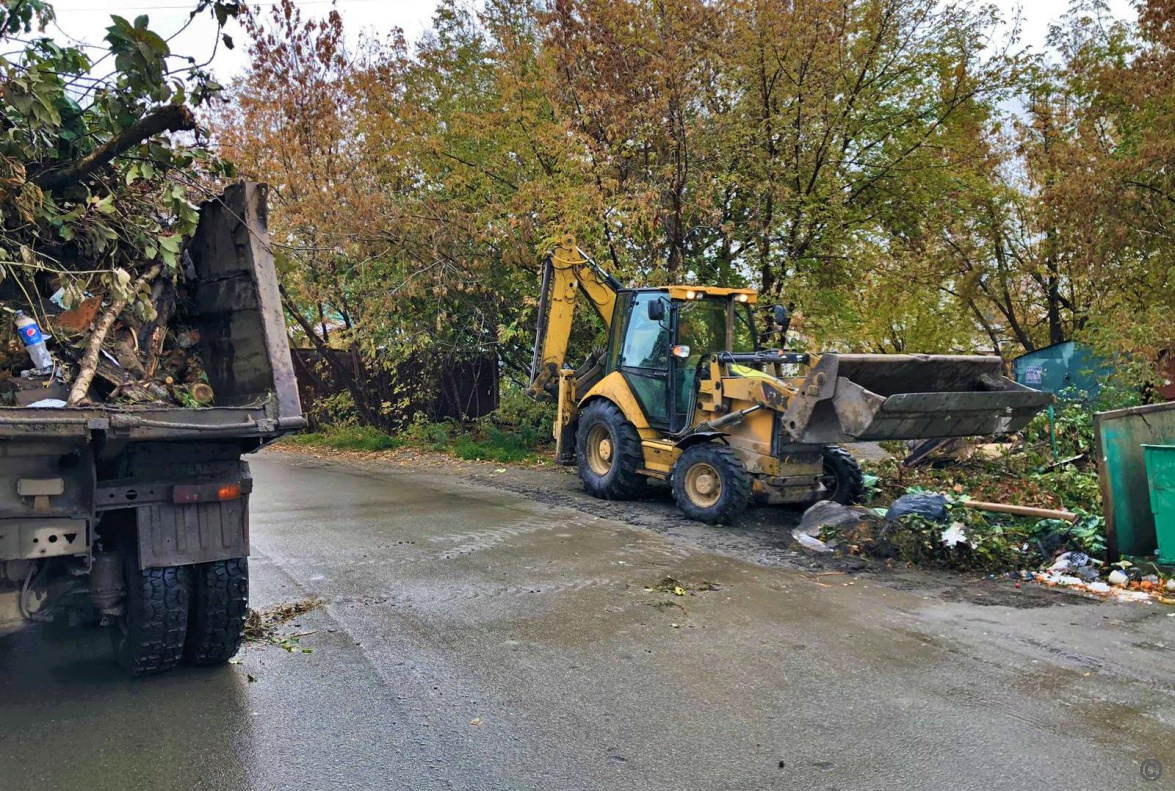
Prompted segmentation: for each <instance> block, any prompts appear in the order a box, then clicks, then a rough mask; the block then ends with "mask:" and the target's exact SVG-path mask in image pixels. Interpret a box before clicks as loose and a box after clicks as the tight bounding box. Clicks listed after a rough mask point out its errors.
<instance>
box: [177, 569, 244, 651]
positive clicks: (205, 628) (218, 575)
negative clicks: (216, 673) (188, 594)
mask: <svg viewBox="0 0 1175 791" xmlns="http://www.w3.org/2000/svg"><path fill="white" fill-rule="evenodd" d="M191 575H192V599H191V605H190V607H189V609H190V613H189V615H188V634H187V640H186V643H185V646H184V659H185V660H187V661H188V662H191V663H192V664H195V665H219V664H223V663H224V662H227V661H228V660H230V659H232V658H233V655H235V654H236V653H237V651H239V650H240V648H241V640H242V638H243V637H244V633H245V617H246V615H248V611H249V560H248V558H233V559H231V560H218V561H215V562H212V563H200V564H198V565H196V566H193V567H192V570H191Z"/></svg>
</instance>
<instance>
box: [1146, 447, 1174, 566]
mask: <svg viewBox="0 0 1175 791" xmlns="http://www.w3.org/2000/svg"><path fill="white" fill-rule="evenodd" d="M1142 449H1143V452H1144V453H1145V454H1146V478H1147V483H1148V486H1149V488H1150V494H1151V512H1152V513H1153V514H1154V515H1155V538H1156V539H1157V540H1158V544H1159V562H1160V563H1175V445H1143V446H1142Z"/></svg>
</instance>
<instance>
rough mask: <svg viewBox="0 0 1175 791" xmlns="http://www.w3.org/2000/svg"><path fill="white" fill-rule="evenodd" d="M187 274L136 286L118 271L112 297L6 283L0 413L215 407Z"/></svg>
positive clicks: (147, 275)
mask: <svg viewBox="0 0 1175 791" xmlns="http://www.w3.org/2000/svg"><path fill="white" fill-rule="evenodd" d="M185 258H186V257H185ZM185 263H186V260H185ZM187 268H188V270H189V271H187V272H184V271H182V269H183V267H181V271H180V272H178V273H177V275H176V276H175V277H174V278H173V277H172V275H170V274H168V273H164V271H163V269H162V266H161V265H156V266H154V267H151V268H150V269H149V270H147V271H146V272H144V273H143V274H142V275H140V276H139V278H138V279H137V280H135V281H133V282H132V280H131V277H130V275H127V274H126V273H125V272H121V270H120V272H121V275H119V277H117V278H115V280H114V282H115V283H116V284H117V286H118V287H112V288H111V289H110V293H108V294H102V293H97V294H91V293H89V292H86V291H82V290H80V289H79V288H77V286H76V284H75V283H74V282H72V281H70V280H69V279H68V277H67V276H66V275H64V274H63V275H62V276H60V277H58V278H55V279H45V280H42V279H40V278H37V279H35V280H31V279H30V281H31V282H30V281H24V282H19V283H15V284H14V283H13V279H12V278H9V279H8V280H7V282H0V308H2V312H0V406H3V407H37V408H62V407H65V406H90V405H97V404H106V405H121V406H134V405H138V406H166V407H174V406H181V407H186V408H197V407H203V406H209V405H211V404H212V403H213V400H214V398H215V395H214V393H213V391H212V387H211V386H210V385H209V384H208V377H207V374H206V373H205V370H204V365H203V362H202V360H201V359H200V331H199V329H197V328H196V327H195V326H193V323H192V322H191V321H190V319H189V317H190V316H191V314H192V310H191V306H192V300H193V294H192V293H191V292H192V289H191V288H190V287H189V285H188V284H189V283H191V282H193V281H194V278H195V272H194V270H192V269H191V267H190V264H188V267H187ZM185 274H186V275H187V277H186V278H185V277H184V275H185ZM30 285H32V286H34V289H36V288H37V287H40V290H31V291H30V289H29V286H30ZM18 286H20V288H18Z"/></svg>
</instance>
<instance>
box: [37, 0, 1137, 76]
mask: <svg viewBox="0 0 1175 791" xmlns="http://www.w3.org/2000/svg"><path fill="white" fill-rule="evenodd" d="M995 3H996V5H998V6H999V7H1000V8H1001V9H1003V12H1004V15H1005V16H1006V17H1009V18H1010V17H1011V16H1012V15H1013V14H1014V13H1015V11H1016V10H1017V9H1019V10H1020V11H1021V12H1022V14H1023V18H1024V24H1023V42H1024V43H1025V44H1030V45H1032V46H1033V47H1036V48H1040V47H1042V46H1043V45H1044V43H1045V36H1046V35H1047V33H1048V26H1049V23H1050V22H1053V21H1055V20H1056V19H1057V18H1059V17H1060V16H1061V15H1062V14H1063V13H1064V12H1065V9H1066V8H1067V7H1068V4H1069V0H1028V1H1027V2H1024V1H1023V0H995ZM297 4H298V6H300V7H301V8H302V13H303V15H305V16H321V15H323V14H326V13H327V12H328V11H329V10H330V7H331V5H332V2H331V0H297ZM333 4H334V5H336V6H337V7H338V9H339V11H340V13H341V14H342V16H343V24H344V26H345V28H346V30H347V37H348V40H350V41H354V40H355V38H356V36H357V35H358V33H359V31H361V30H370V31H374V32H376V33H379V34H381V35H382V34H384V33H386V32H387V31H389V30H390V29H391V28H393V27H400V28H402V29H403V30H404V33H405V34H406V35H407V37H408V40H409V41H413V40H415V39H416V38H417V37H418V36H419V35H420V34H421V32H423V31H424V30H425V29H427V28H428V25H429V22H430V20H431V17H432V12H433V9H434V8H435V7H436V3H435V2H433V0H335V1H334V3H333ZM55 5H56V8H57V28H58V29H56V30H53V29H51V30H50V31H49V32H50V33H52V34H53V35H54V36H55V37H57V38H62V39H64V38H66V37H69V38H74V39H77V40H80V41H84V42H87V43H91V44H94V43H100V42H101V41H102V37H103V36H104V35H105V28H106V27H107V26H108V25H109V24H110V15H111V14H120V15H122V16H125V17H128V18H133V17H136V16H138V15H140V14H147V15H148V16H149V17H150V19H151V27H152V29H154V30H155V31H156V32H158V33H160V34H161V35H163V36H164V37H165V38H166V37H168V36H170V35H172V34H173V33H175V32H176V31H177V30H179V29H180V28H181V27H183V25H184V23H185V22H187V19H188V12H189V11H190V10H191V9H192V7H193V3H191V2H185V0H57V2H56V4H55ZM258 5H269V4H268V3H266V4H261V3H259V4H258ZM1110 8H1111V10H1112V11H1113V12H1114V13H1115V14H1116V15H1118V16H1123V17H1124V16H1127V15H1129V16H1131V17H1133V15H1134V12H1133V9H1132V6H1131V3H1130V0H1110ZM226 31H227V32H228V33H229V35H230V36H232V37H233V38H234V39H236V41H237V42H238V43H237V47H236V48H235V49H234V50H231V51H230V50H226V49H225V48H224V47H223V46H222V47H220V48H219V49H218V50H217V51H216V55H215V58H214V59H213V62H212V68H213V71H214V72H215V73H216V75H217V77H218V78H219V79H220V80H221V81H222V82H226V83H227V82H228V81H229V80H231V79H232V78H233V77H235V76H237V75H238V74H240V73H241V71H243V70H244V68H245V65H246V61H245V48H244V33H243V31H241V29H240V26H239V25H238V24H236V23H235V22H230V23H229V25H228V27H227V28H226ZM214 32H215V24H214V23H213V21H212V19H211V16H209V17H207V18H202V19H200V20H197V21H196V22H194V23H193V24H192V25H190V26H189V27H188V29H187V30H185V31H184V32H183V33H182V34H181V35H180V36H178V37H177V38H176V39H175V40H174V41H172V42H171V46H172V51H173V52H179V53H182V54H185V55H189V54H190V55H195V56H197V57H199V58H200V59H201V60H205V59H207V57H208V56H209V55H211V54H212V51H213V49H212V45H213V41H214Z"/></svg>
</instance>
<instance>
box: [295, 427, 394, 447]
mask: <svg viewBox="0 0 1175 791" xmlns="http://www.w3.org/2000/svg"><path fill="white" fill-rule="evenodd" d="M287 442H290V443H291V444H294V445H301V446H304V447H312V448H332V449H334V450H366V451H376V450H395V449H396V448H400V447H403V446H404V444H405V443H404V440H403V439H401V438H399V437H393V436H390V435H388V434H385V433H384V432H382V431H380V430H379V429H377V428H372V427H371V426H332V427H328V428H327V429H326V430H325V431H317V432H313V433H310V434H298V435H296V436H293V437H290V438H288V440H287Z"/></svg>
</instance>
